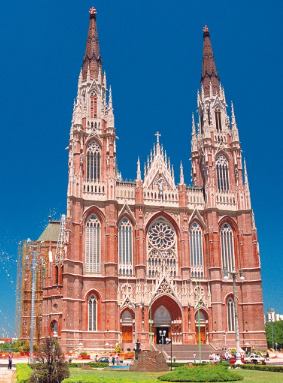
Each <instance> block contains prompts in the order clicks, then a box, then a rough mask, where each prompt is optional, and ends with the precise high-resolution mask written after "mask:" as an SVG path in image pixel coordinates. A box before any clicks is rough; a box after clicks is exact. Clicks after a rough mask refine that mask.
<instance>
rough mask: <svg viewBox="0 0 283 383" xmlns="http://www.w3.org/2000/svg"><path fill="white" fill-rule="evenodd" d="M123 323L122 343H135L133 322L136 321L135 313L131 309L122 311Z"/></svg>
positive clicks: (124, 344)
mask: <svg viewBox="0 0 283 383" xmlns="http://www.w3.org/2000/svg"><path fill="white" fill-rule="evenodd" d="M120 323H121V334H122V344H123V346H124V347H127V345H129V347H130V345H131V344H132V343H133V323H134V314H133V312H132V311H131V310H129V309H125V310H124V311H123V312H122V313H121V318H120Z"/></svg>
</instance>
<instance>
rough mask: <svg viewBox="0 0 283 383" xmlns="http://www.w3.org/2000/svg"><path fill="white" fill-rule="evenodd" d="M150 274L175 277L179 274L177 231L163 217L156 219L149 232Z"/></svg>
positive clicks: (153, 276)
mask: <svg viewBox="0 0 283 383" xmlns="http://www.w3.org/2000/svg"><path fill="white" fill-rule="evenodd" d="M147 250H148V261H147V266H148V270H147V271H148V276H149V277H152V278H156V277H160V278H161V277H169V278H170V277H171V278H173V277H175V276H176V274H177V250H176V233H175V230H174V228H173V227H172V225H171V224H170V223H169V222H168V221H166V220H165V219H163V218H160V219H158V220H156V221H154V222H153V223H152V224H151V225H150V227H149V230H148V233H147Z"/></svg>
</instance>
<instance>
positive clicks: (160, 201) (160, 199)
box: [143, 188, 179, 206]
mask: <svg viewBox="0 0 283 383" xmlns="http://www.w3.org/2000/svg"><path fill="white" fill-rule="evenodd" d="M143 198H144V202H145V204H147V205H155V204H157V205H162V206H178V203H179V194H178V190H173V191H167V190H164V191H161V190H159V189H157V188H154V189H145V190H144V192H143Z"/></svg>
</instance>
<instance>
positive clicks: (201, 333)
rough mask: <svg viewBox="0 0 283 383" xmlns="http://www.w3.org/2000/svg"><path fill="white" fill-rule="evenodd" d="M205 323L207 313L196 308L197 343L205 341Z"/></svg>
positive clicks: (206, 322)
mask: <svg viewBox="0 0 283 383" xmlns="http://www.w3.org/2000/svg"><path fill="white" fill-rule="evenodd" d="M207 324H208V317H207V313H206V312H205V311H204V310H202V309H199V310H197V311H196V313H195V333H196V343H197V344H199V343H201V344H205V343H207Z"/></svg>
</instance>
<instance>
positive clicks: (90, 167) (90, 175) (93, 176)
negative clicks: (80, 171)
mask: <svg viewBox="0 0 283 383" xmlns="http://www.w3.org/2000/svg"><path fill="white" fill-rule="evenodd" d="M86 157H87V158H86V177H87V181H99V180H100V157H101V151H100V147H99V145H98V144H97V143H96V142H91V143H90V144H89V145H88V147H87V155H86Z"/></svg>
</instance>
